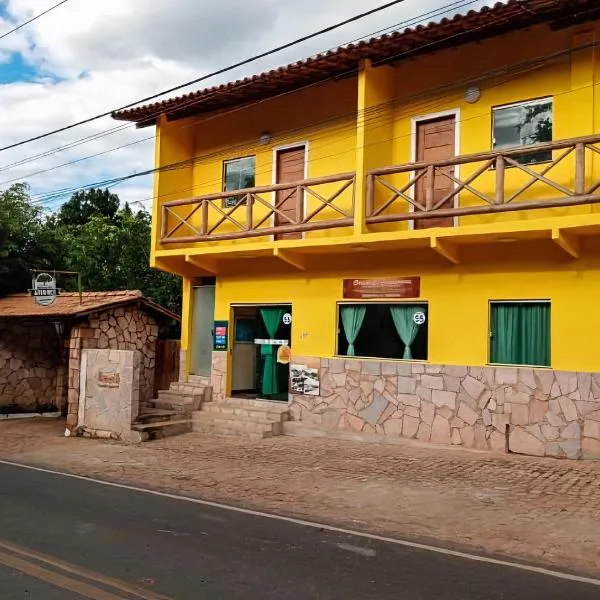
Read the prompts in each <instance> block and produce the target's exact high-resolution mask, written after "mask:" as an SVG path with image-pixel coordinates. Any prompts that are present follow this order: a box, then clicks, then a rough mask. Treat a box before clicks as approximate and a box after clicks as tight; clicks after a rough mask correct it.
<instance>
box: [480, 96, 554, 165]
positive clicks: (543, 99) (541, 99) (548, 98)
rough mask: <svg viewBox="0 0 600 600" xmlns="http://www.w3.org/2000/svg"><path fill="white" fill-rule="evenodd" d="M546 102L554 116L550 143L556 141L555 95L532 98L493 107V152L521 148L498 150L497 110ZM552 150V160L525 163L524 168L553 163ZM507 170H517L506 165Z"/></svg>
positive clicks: (491, 132)
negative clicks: (496, 134)
mask: <svg viewBox="0 0 600 600" xmlns="http://www.w3.org/2000/svg"><path fill="white" fill-rule="evenodd" d="M545 102H550V107H551V114H552V139H551V140H550V142H553V141H554V96H553V95H546V96H538V97H536V98H530V99H529V100H519V101H518V102H509V103H507V104H496V105H494V106H492V110H491V123H490V129H491V131H490V141H491V144H490V147H491V151H492V152H501V151H502V150H516V149H518V148H519V147H520V146H510V147H509V146H506V147H504V148H496V145H495V144H496V137H495V135H494V134H495V112H496V111H497V110H503V109H506V108H515V107H517V106H524V105H536V104H543V103H545ZM541 143H543V144H546V143H548V142H541ZM552 152H553V151H552V150H550V158H549V159H546V160H541V161H538V162H525V163H523V164H524V166H528V167H531V166H535V165H544V164H548V163H551V162H552V160H553V158H552ZM491 168H492V169H495V168H496V167H495V165H492V167H491ZM505 168H506V169H513V168H516V167H514V166H513V165H505Z"/></svg>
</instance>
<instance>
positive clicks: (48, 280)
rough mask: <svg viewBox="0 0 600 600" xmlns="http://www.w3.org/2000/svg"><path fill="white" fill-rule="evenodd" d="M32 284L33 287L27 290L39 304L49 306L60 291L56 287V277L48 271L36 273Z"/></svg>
mask: <svg viewBox="0 0 600 600" xmlns="http://www.w3.org/2000/svg"><path fill="white" fill-rule="evenodd" d="M32 285H33V287H32V289H30V290H29V292H30V293H31V295H32V296H33V299H34V300H35V301H36V302H37V303H38V304H39V305H40V306H50V305H51V304H52V303H53V302H54V301H55V300H56V297H57V296H58V295H59V293H60V290H59V289H58V288H57V287H56V278H55V277H53V276H52V275H50V274H49V273H39V274H38V275H36V276H35V278H34V279H33V282H32Z"/></svg>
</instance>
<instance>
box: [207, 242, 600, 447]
mask: <svg viewBox="0 0 600 600" xmlns="http://www.w3.org/2000/svg"><path fill="white" fill-rule="evenodd" d="M518 254H520V257H519V256H514V257H513V258H512V259H511V260H510V261H500V260H495V261H491V262H489V263H485V264H483V263H482V262H479V263H476V264H471V265H465V266H462V265H460V264H459V265H448V264H441V263H435V264H434V263H430V264H418V263H415V264H414V265H412V266H403V267H401V268H398V267H397V266H396V267H391V266H387V267H383V266H382V267H373V265H376V264H378V260H376V259H375V258H373V257H370V258H369V257H368V258H366V259H361V258H359V255H358V254H357V255H356V257H357V258H356V259H355V258H354V255H353V259H352V261H347V262H348V264H351V265H352V268H351V269H350V268H349V267H345V268H344V269H341V270H340V269H337V270H336V271H335V272H333V271H332V272H324V271H314V272H313V271H298V272H296V273H293V272H289V273H280V274H277V275H272V276H267V275H259V274H256V275H250V274H247V275H245V276H243V277H242V276H236V277H233V276H230V277H220V278H217V284H216V307H215V320H220V321H228V322H230V340H229V348H228V351H226V352H215V353H214V355H213V371H212V385H213V387H214V397H215V399H217V400H219V399H224V398H226V397H227V396H228V394H230V392H231V363H232V355H231V352H230V351H231V325H232V323H231V318H232V314H233V308H232V307H234V306H236V305H239V304H259V305H260V304H289V305H291V313H292V315H293V322H292V332H291V349H292V354H293V359H292V363H295V364H302V365H307V366H308V367H312V368H314V369H316V370H317V372H318V374H319V379H320V389H319V392H318V395H316V396H312V395H301V394H290V407H291V411H292V414H293V417H294V418H295V419H298V420H302V421H307V422H309V423H313V424H317V425H320V426H322V427H326V428H332V429H336V428H341V429H348V430H352V431H360V432H364V433H379V434H383V435H390V436H400V437H408V438H418V439H421V440H425V441H430V442H434V443H442V444H449V445H450V444H455V445H462V446H465V447H470V448H481V449H503V448H505V447H507V444H508V447H509V448H510V449H511V450H513V451H518V452H523V453H525V454H533V455H551V456H565V457H571V458H576V457H580V456H582V455H583V454H584V453H585V454H586V455H593V456H600V353H599V352H598V351H597V349H596V342H595V340H597V339H599V338H600V310H598V309H597V298H598V297H600V258H592V257H588V258H585V259H579V260H576V261H569V260H567V259H565V258H564V257H562V258H557V257H556V256H555V255H553V256H550V257H549V258H547V259H546V258H539V259H534V258H531V257H528V256H527V253H525V252H523V251H520V252H519V253H518ZM380 258H381V257H380ZM389 258H390V257H388V260H387V262H386V263H385V264H388V263H389ZM403 264H404V265H407V264H408V263H406V262H404V263H403ZM368 265H370V266H368ZM391 277H417V278H418V279H419V283H420V286H419V288H420V289H419V295H418V296H417V297H415V298H402V299H398V300H395V299H394V300H384V299H380V298H372V299H369V300H364V301H363V300H361V301H360V302H364V303H367V304H368V303H369V302H403V301H407V302H418V303H420V304H424V305H425V306H426V307H427V324H428V332H427V357H426V359H425V360H419V361H416V360H401V357H400V358H399V359H397V360H396V359H395V360H391V359H389V358H388V359H384V358H382V357H377V356H373V357H369V358H367V357H362V358H361V357H359V358H354V357H347V356H340V355H339V353H340V348H339V347H338V346H339V333H340V327H341V325H340V323H339V313H338V311H339V306H340V304H342V303H344V302H347V299H345V298H344V293H343V282H344V279H353V278H356V279H359V278H360V279H363V278H364V279H374V278H391ZM494 301H498V302H512V301H516V302H527V301H542V302H546V303H549V306H550V318H549V331H548V334H549V340H550V341H549V361H548V364H547V365H546V366H545V367H544V368H532V367H530V366H528V365H516V364H515V365H493V364H491V361H490V326H491V325H490V306H491V303H493V302H494Z"/></svg>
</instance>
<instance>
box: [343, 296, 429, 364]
mask: <svg viewBox="0 0 600 600" xmlns="http://www.w3.org/2000/svg"><path fill="white" fill-rule="evenodd" d="M404 304H408V305H415V304H424V305H425V306H426V307H427V358H425V359H423V358H410V359H406V358H384V357H382V356H348V355H347V354H340V348H339V337H340V333H341V330H340V327H341V322H340V316H341V314H340V308H341V307H342V306H370V305H380V306H393V305H404ZM429 314H430V313H429V300H420V299H410V300H397V301H385V300H362V301H359V300H338V301H337V302H336V304H335V353H334V356H335V357H336V358H340V359H346V360H385V361H396V362H405V363H413V362H414V363H423V364H425V363H428V362H429Z"/></svg>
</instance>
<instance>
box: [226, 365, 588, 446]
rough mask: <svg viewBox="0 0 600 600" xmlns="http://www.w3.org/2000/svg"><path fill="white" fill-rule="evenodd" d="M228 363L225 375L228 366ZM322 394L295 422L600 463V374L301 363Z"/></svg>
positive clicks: (304, 400)
mask: <svg viewBox="0 0 600 600" xmlns="http://www.w3.org/2000/svg"><path fill="white" fill-rule="evenodd" d="M218 362H219V365H218V366H219V369H220V371H219V372H223V368H222V366H221V365H220V361H218ZM292 362H293V363H296V364H307V365H309V366H311V367H315V368H319V373H320V386H321V387H320V396H298V395H293V396H290V410H291V413H292V418H293V419H295V420H299V421H306V422H308V423H312V424H316V425H319V426H322V427H325V428H328V429H346V430H350V431H355V432H362V433H370V434H384V435H388V436H391V437H405V438H416V439H419V440H422V441H424V442H433V443H436V444H447V445H450V444H453V445H457V446H464V447H467V448H478V449H481V450H500V451H502V450H504V449H505V444H506V431H507V426H508V430H509V434H508V437H509V448H510V450H511V451H513V452H519V453H523V454H529V455H534V456H555V457H568V458H580V457H581V456H582V455H584V456H589V457H592V456H600V373H576V372H564V371H553V370H551V369H532V368H520V367H519V368H516V367H515V368H511V367H462V366H450V365H447V366H444V365H430V364H423V363H408V362H398V361H395V362H392V361H373V360H369V361H361V360H357V359H348V360H346V359H319V358H310V357H309V358H306V357H294V359H293V361H292Z"/></svg>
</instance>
